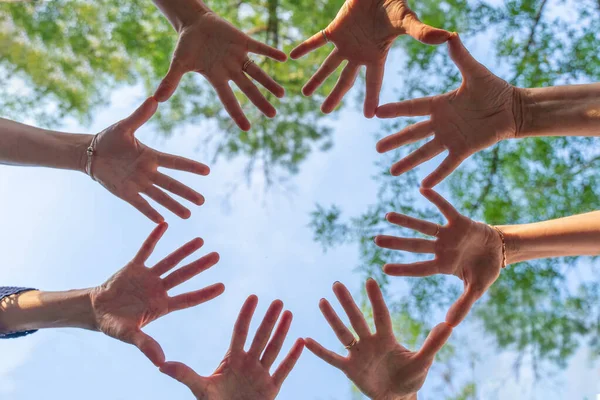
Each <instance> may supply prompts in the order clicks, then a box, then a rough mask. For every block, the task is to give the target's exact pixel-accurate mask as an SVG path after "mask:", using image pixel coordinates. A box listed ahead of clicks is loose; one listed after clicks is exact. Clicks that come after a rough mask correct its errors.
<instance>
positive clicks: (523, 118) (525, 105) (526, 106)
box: [513, 87, 533, 139]
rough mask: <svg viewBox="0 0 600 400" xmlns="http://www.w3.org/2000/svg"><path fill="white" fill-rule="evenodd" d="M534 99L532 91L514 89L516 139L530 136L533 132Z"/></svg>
mask: <svg viewBox="0 0 600 400" xmlns="http://www.w3.org/2000/svg"><path fill="white" fill-rule="evenodd" d="M532 104H533V101H532V98H531V95H530V89H525V88H519V87H514V88H513V116H514V119H515V137H514V138H515V139H520V138H524V137H527V136H529V134H528V132H529V131H530V130H531V120H532V117H531V115H532V114H531V109H532V107H531V106H532Z"/></svg>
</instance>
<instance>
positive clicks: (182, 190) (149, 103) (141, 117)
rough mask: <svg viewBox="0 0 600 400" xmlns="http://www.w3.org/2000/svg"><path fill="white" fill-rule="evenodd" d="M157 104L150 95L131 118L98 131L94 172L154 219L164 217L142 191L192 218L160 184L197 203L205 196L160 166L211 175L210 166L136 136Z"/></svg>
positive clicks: (168, 207)
mask: <svg viewBox="0 0 600 400" xmlns="http://www.w3.org/2000/svg"><path fill="white" fill-rule="evenodd" d="M157 107H158V103H157V102H156V100H154V99H153V98H149V99H147V100H146V101H145V102H144V104H142V105H141V106H140V107H139V108H138V109H137V110H135V111H134V113H133V114H131V115H130V116H129V117H127V118H125V119H124V120H122V121H119V122H117V123H116V124H114V125H112V126H109V127H108V128H106V129H105V130H103V131H102V132H100V133H99V134H98V139H97V142H96V152H95V154H94V156H93V159H92V175H93V177H94V179H96V180H97V181H98V182H100V184H102V186H104V187H105V188H106V189H108V191H110V192H111V193H112V194H114V195H115V196H117V197H120V198H121V199H123V200H125V201H126V202H128V203H129V204H131V205H132V206H134V207H135V208H137V209H138V210H139V211H140V212H141V213H142V214H144V215H145V216H146V217H148V218H150V219H151V220H152V221H154V222H156V223H160V222H163V221H164V218H163V217H162V215H160V214H159V213H158V212H157V211H156V210H155V209H154V208H153V207H152V206H151V205H150V204H149V203H148V202H147V201H146V200H145V199H144V198H142V196H140V193H143V194H145V195H146V196H148V197H150V198H151V199H153V200H154V201H156V202H157V203H159V204H161V205H163V206H164V207H166V208H167V209H169V210H170V211H171V212H173V213H174V214H176V215H177V216H178V217H180V218H189V217H190V215H191V213H190V210H188V209H187V208H186V207H184V206H183V205H181V204H180V203H179V202H177V201H176V200H174V199H173V198H172V197H171V196H169V195H168V194H166V193H165V192H164V191H163V190H161V189H159V187H160V188H163V189H166V190H168V191H170V192H172V193H174V194H176V195H178V196H181V197H183V198H184V199H186V200H189V201H191V202H192V203H194V204H196V205H202V204H203V203H204V197H202V195H201V194H199V193H197V192H196V191H195V190H193V189H191V188H189V187H187V186H185V185H184V184H182V183H181V182H179V181H177V180H175V179H173V178H171V177H169V176H167V175H165V174H163V173H161V172H159V171H158V168H159V167H163V168H170V169H176V170H180V171H187V172H191V173H194V174H198V175H208V173H209V172H210V169H209V168H208V167H207V166H206V165H204V164H201V163H199V162H196V161H192V160H189V159H187V158H183V157H178V156H174V155H170V154H165V153H161V152H159V151H156V150H154V149H151V148H150V147H147V146H146V145H144V144H143V143H141V142H140V141H138V140H137V139H136V138H135V131H136V130H137V129H139V128H140V127H141V126H142V125H143V124H144V123H146V121H148V120H149V119H150V117H152V116H153V115H154V113H155V112H156V109H157Z"/></svg>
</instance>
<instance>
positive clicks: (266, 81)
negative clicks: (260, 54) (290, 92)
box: [246, 63, 285, 98]
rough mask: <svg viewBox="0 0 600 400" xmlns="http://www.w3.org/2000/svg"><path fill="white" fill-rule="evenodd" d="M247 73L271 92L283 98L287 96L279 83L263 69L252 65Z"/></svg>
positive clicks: (254, 64)
mask: <svg viewBox="0 0 600 400" xmlns="http://www.w3.org/2000/svg"><path fill="white" fill-rule="evenodd" d="M246 73H247V74H248V75H249V76H251V77H252V78H253V79H255V80H256V81H257V82H258V83H260V84H261V85H263V86H264V87H265V88H266V89H267V90H268V91H269V92H271V93H273V94H274V95H275V96H277V97H279V98H281V97H283V96H284V95H285V89H284V88H283V86H281V85H280V84H279V83H277V82H275V80H273V78H271V77H270V76H269V74H267V73H266V72H265V71H263V69H262V68H261V67H259V66H258V65H256V63H252V64H250V65H249V66H248V68H246Z"/></svg>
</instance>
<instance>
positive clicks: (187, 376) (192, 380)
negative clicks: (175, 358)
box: [160, 361, 203, 391]
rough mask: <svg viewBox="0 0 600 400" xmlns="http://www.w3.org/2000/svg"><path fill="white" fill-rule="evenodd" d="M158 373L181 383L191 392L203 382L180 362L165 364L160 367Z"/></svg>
mask: <svg viewBox="0 0 600 400" xmlns="http://www.w3.org/2000/svg"><path fill="white" fill-rule="evenodd" d="M160 372H162V373H163V374H165V375H167V376H170V377H171V378H173V379H175V380H177V381H179V382H181V383H183V384H184V385H186V386H187V387H188V388H190V390H192V391H194V389H197V387H198V386H201V383H202V380H203V378H202V377H201V376H200V375H198V374H197V373H196V372H194V370H193V369H191V368H190V367H188V366H187V365H185V364H183V363H180V362H172V361H169V362H166V363H164V364H163V365H162V366H161V367H160Z"/></svg>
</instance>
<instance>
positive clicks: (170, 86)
mask: <svg viewBox="0 0 600 400" xmlns="http://www.w3.org/2000/svg"><path fill="white" fill-rule="evenodd" d="M186 72H187V71H186V70H185V69H183V68H182V67H180V64H179V63H178V62H177V61H175V60H173V61H171V65H170V66H169V71H167V75H165V77H164V78H163V80H162V81H161V82H160V85H158V88H157V89H156V92H154V98H155V99H156V100H157V101H158V102H161V103H162V102H163V101H167V100H169V98H171V96H173V93H175V90H176V89H177V86H179V82H180V81H181V78H182V77H183V74H185V73H186Z"/></svg>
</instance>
